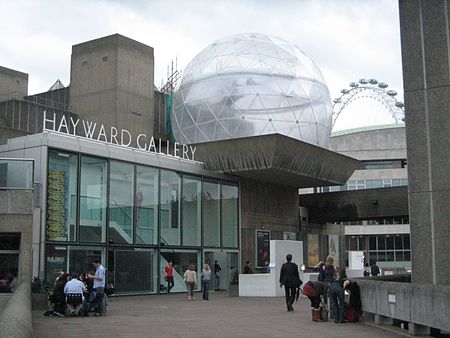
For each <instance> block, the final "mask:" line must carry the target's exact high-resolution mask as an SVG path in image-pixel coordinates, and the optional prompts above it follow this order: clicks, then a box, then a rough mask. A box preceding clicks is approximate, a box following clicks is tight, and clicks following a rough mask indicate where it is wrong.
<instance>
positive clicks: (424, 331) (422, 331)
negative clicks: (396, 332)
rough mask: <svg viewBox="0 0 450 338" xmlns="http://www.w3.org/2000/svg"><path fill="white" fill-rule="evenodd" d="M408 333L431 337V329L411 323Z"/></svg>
mask: <svg viewBox="0 0 450 338" xmlns="http://www.w3.org/2000/svg"><path fill="white" fill-rule="evenodd" d="M408 333H409V334H410V335H413V336H418V335H426V336H429V335H430V328H429V327H428V326H424V325H419V324H415V323H409V324H408Z"/></svg>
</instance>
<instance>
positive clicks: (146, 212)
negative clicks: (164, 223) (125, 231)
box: [136, 166, 158, 244]
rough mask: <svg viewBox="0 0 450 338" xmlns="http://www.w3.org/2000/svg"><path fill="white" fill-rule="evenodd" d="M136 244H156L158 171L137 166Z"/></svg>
mask: <svg viewBox="0 0 450 338" xmlns="http://www.w3.org/2000/svg"><path fill="white" fill-rule="evenodd" d="M136 170H137V178H136V180H137V185H136V243H138V244H157V243H158V226H157V225H158V169H156V168H151V167H144V166H137V168H136Z"/></svg>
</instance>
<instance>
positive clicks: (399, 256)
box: [395, 251, 404, 262]
mask: <svg viewBox="0 0 450 338" xmlns="http://www.w3.org/2000/svg"><path fill="white" fill-rule="evenodd" d="M403 260H404V257H403V251H396V252H395V261H396V262H402V261H403Z"/></svg>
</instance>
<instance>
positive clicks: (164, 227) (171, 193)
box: [160, 170, 181, 245]
mask: <svg viewBox="0 0 450 338" xmlns="http://www.w3.org/2000/svg"><path fill="white" fill-rule="evenodd" d="M180 186H181V179H180V174H178V173H176V172H174V171H168V170H161V205H160V225H161V243H164V244H173V245H179V244H180V203H179V196H180Z"/></svg>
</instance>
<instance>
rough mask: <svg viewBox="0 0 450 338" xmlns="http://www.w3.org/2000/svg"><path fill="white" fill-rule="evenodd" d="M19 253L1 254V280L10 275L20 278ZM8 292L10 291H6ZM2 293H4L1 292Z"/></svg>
mask: <svg viewBox="0 0 450 338" xmlns="http://www.w3.org/2000/svg"><path fill="white" fill-rule="evenodd" d="M18 272H19V253H12V252H9V253H6V252H0V279H3V278H5V277H6V276H7V275H8V274H12V275H13V276H15V277H19V278H20V276H18V275H17V274H18ZM6 291H8V290H6ZM0 292H4V290H1V291H0Z"/></svg>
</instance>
